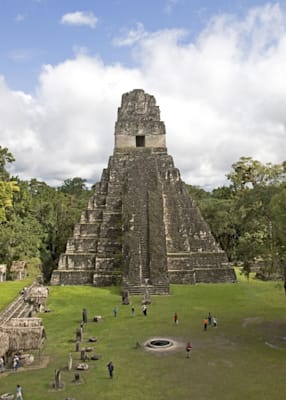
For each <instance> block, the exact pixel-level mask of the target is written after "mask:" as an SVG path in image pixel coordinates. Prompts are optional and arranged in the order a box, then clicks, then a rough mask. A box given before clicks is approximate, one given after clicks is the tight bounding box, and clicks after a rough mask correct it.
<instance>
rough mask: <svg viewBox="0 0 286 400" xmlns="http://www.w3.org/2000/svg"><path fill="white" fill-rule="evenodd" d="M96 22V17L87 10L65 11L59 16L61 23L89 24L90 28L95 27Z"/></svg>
mask: <svg viewBox="0 0 286 400" xmlns="http://www.w3.org/2000/svg"><path fill="white" fill-rule="evenodd" d="M97 22H98V18H97V17H96V16H95V15H94V14H93V13H92V12H87V11H75V12H73V13H67V14H65V15H63V16H62V18H61V24H65V25H77V26H89V27H90V28H95V27H96V24H97Z"/></svg>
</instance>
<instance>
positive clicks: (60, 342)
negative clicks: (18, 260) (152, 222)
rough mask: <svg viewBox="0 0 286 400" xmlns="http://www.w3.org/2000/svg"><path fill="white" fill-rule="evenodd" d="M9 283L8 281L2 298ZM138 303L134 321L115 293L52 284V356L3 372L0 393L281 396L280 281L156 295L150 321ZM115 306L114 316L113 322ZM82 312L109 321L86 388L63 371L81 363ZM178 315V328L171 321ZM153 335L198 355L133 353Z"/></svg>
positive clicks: (284, 318)
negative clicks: (57, 384) (208, 323)
mask: <svg viewBox="0 0 286 400" xmlns="http://www.w3.org/2000/svg"><path fill="white" fill-rule="evenodd" d="M6 285H8V283H5V284H1V288H0V290H1V301H2V293H4V291H2V289H4V288H5V286H6ZM8 292H9V291H8ZM8 292H7V293H8ZM141 299H142V298H141V296H138V297H132V298H131V301H132V303H133V304H134V305H135V309H136V316H135V317H134V318H132V316H131V305H130V306H123V305H121V298H120V296H119V291H118V290H117V288H93V287H68V286H67V287H51V288H50V297H49V302H48V307H49V308H50V309H51V312H50V313H45V314H42V317H43V321H44V325H45V327H46V331H47V336H48V339H47V341H46V344H45V348H44V350H43V352H42V355H41V357H42V359H46V357H49V363H48V365H47V367H46V368H42V369H38V370H25V371H23V370H22V371H21V369H20V370H19V371H18V372H17V373H11V374H8V375H5V376H0V393H4V392H14V391H15V387H16V385H17V383H20V384H21V385H22V386H23V390H24V398H25V399H29V400H46V399H55V400H57V399H65V398H67V397H73V398H75V399H77V400H80V399H84V400H91V399H104V400H111V399H112V400H119V399H120V400H121V399H123V398H124V400H143V399H144V400H146V399H151V400H153V399H154V400H163V399H164V400H169V399H170V400H171V399H172V400H174V399H182V400H185V399H186V400H187V399H196V400H205V399H228V400H232V399H233V400H236V399H237V400H238V399H239V400H241V399H243V398H246V397H247V398H249V399H251V400H258V399H259V400H261V399H267V400H268V399H269V400H270V399H271V400H276V399H277V400H278V399H279V400H280V399H281V398H282V397H283V393H284V387H285V373H286V364H285V359H286V341H284V342H283V340H282V341H281V342H279V343H278V342H277V340H278V339H277V338H278V337H286V313H285V308H286V298H285V295H284V292H283V288H282V285H281V284H278V283H277V282H259V281H255V280H253V279H250V281H249V282H248V281H247V280H246V279H245V278H244V277H242V276H241V277H240V282H239V283H238V284H214V285H206V284H205V285H203V284H202V285H196V286H186V285H182V286H181V285H174V286H172V287H171V295H170V296H153V297H152V304H151V306H149V307H148V315H147V317H143V316H142V314H141ZM115 305H117V306H118V317H117V318H114V316H113V308H114V306H115ZM83 308H86V309H87V311H88V318H89V320H91V319H92V318H93V316H94V315H102V316H103V322H101V323H94V322H88V324H87V325H86V327H85V332H84V339H85V341H84V343H83V345H85V346H88V345H89V344H88V342H87V339H88V338H89V337H90V336H96V337H98V342H97V343H96V344H95V346H94V347H95V350H96V353H98V354H100V355H101V359H100V360H99V361H90V362H89V366H90V369H89V370H88V371H86V372H81V377H82V378H83V380H84V384H80V385H76V384H74V383H73V382H72V380H73V377H74V370H73V371H71V372H68V371H67V369H66V366H67V361H68V354H69V352H70V351H71V352H72V355H73V361H74V365H75V363H77V362H78V361H79V354H78V353H75V352H74V350H75V330H76V328H78V327H79V324H80V321H81V317H82V309H83ZM175 311H177V313H178V316H179V324H178V325H174V323H173V314H174V312H175ZM209 311H210V312H211V313H212V314H213V315H215V316H216V317H217V319H218V327H217V328H213V327H210V328H209V329H208V331H207V332H204V331H203V318H204V317H205V316H206V315H207V314H208V312H209ZM283 335H284V336H283ZM156 336H163V337H168V338H173V339H174V340H177V341H178V342H182V343H183V344H185V343H186V342H187V341H188V340H191V341H192V343H193V352H192V355H191V358H190V359H187V358H186V355H185V351H184V349H180V350H178V351H170V352H168V353H166V352H165V353H161V352H160V353H156V354H154V353H150V352H147V351H145V350H143V349H142V348H136V346H135V344H136V342H139V343H144V342H145V341H146V340H147V339H149V338H152V337H156ZM266 342H269V343H271V344H274V345H275V346H276V345H277V348H276V347H269V346H268V345H266V344H265V343H266ZM110 360H112V361H113V363H114V365H115V375H114V379H113V380H110V379H109V377H108V371H107V367H106V365H107V363H108V362H109V361H110ZM56 368H60V369H62V380H63V382H64V384H65V387H64V389H63V390H60V391H54V390H52V388H51V386H50V383H51V382H52V381H53V379H54V370H55V369H56ZM281 396H282V397H281Z"/></svg>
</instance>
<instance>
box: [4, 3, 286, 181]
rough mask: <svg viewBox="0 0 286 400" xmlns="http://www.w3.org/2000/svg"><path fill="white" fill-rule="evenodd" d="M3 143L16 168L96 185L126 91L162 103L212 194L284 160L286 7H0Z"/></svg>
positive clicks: (188, 169)
mask: <svg viewBox="0 0 286 400" xmlns="http://www.w3.org/2000/svg"><path fill="white" fill-rule="evenodd" d="M0 6H1V13H0V35H1V41H0V78H1V81H0V98H1V103H2V105H1V107H0V145H2V146H6V147H8V148H9V149H10V150H11V151H12V153H13V154H14V155H15V158H16V162H15V163H14V165H13V166H12V172H13V173H14V174H17V175H19V176H20V177H21V178H23V179H29V178H31V177H35V178H37V179H40V180H44V181H47V182H48V183H50V184H60V183H61V182H62V181H63V180H64V179H67V178H70V177H73V176H81V177H82V178H85V179H87V180H88V182H90V183H93V182H95V181H96V180H97V179H98V178H99V176H100V174H101V170H102V168H104V167H105V166H106V164H107V161H108V156H109V155H111V154H112V151H113V134H114V123H115V119H116V112H117V107H118V106H119V105H120V100H121V95H122V94H123V93H124V92H127V91H130V90H132V89H134V88H142V89H144V90H145V91H147V92H148V93H150V94H152V95H154V96H155V98H156V100H157V104H158V105H159V107H160V109H161V116H162V119H163V120H164V121H165V124H166V131H167V145H168V150H169V154H171V155H172V156H173V157H174V161H175V164H176V165H177V167H178V168H179V169H180V170H181V174H182V177H183V179H184V180H185V181H186V182H188V183H191V184H195V185H200V186H203V187H205V188H212V187H216V186H218V185H221V184H224V183H225V174H226V173H227V172H229V171H230V168H231V164H232V163H234V162H236V161H237V160H238V158H239V157H240V156H251V157H254V158H256V159H259V160H260V161H262V162H272V163H279V162H281V161H283V159H285V158H283V157H285V150H286V146H285V117H284V114H285V107H286V78H285V73H284V71H285V68H286V65H284V64H286V60H285V50H286V48H285V47H286V46H285V41H286V39H285V38H286V14H285V11H286V1H280V2H272V1H268V2H267V1H260V0H252V1H249V0H241V1H220V0H216V1H215V0H208V1H207V0H200V1H199V0H141V1H139V0H133V1H132V0H105V1H99V0H98V1H96V0H94V1H92V0H0Z"/></svg>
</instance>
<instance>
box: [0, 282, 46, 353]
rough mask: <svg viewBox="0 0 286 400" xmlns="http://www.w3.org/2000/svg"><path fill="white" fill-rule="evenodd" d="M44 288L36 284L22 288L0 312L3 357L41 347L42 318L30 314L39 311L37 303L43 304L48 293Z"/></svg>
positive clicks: (0, 336) (0, 348) (0, 340)
mask: <svg viewBox="0 0 286 400" xmlns="http://www.w3.org/2000/svg"><path fill="white" fill-rule="evenodd" d="M45 289H46V288H44V287H38V286H37V285H36V284H33V285H31V286H30V287H28V288H24V289H23V291H22V293H21V294H20V295H19V296H18V297H17V298H16V299H15V300H14V301H13V302H12V303H11V304H10V305H9V306H8V307H7V308H6V309H5V310H3V311H2V312H1V313H0V354H1V355H3V356H4V357H9V356H11V354H13V353H14V354H15V353H23V352H25V351H28V350H40V349H41V348H42V347H43V344H44V341H45V339H46V333H45V328H44V326H43V323H42V319H41V318H37V317H32V315H33V314H34V313H35V312H39V303H40V304H45V302H46V299H47V295H48V291H47V290H45ZM35 293H36V294H37V295H36V296H35Z"/></svg>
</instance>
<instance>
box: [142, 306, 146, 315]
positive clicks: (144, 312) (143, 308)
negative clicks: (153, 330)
mask: <svg viewBox="0 0 286 400" xmlns="http://www.w3.org/2000/svg"><path fill="white" fill-rule="evenodd" d="M142 313H143V315H144V316H145V317H146V316H147V306H146V304H143V306H142Z"/></svg>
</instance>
